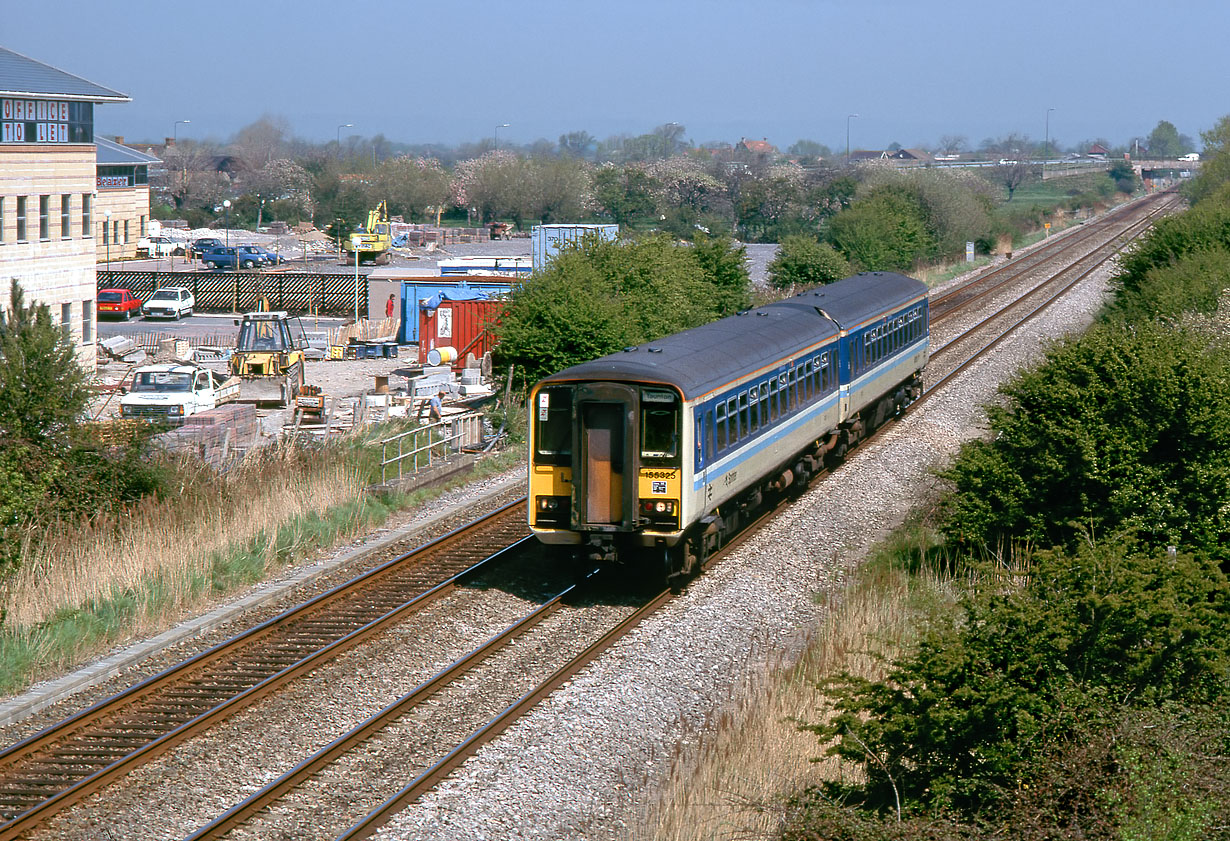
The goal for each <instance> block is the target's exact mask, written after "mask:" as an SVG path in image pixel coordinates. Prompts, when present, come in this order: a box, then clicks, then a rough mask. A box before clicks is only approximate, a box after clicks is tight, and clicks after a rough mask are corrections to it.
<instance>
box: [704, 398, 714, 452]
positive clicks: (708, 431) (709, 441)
mask: <svg viewBox="0 0 1230 841" xmlns="http://www.w3.org/2000/svg"><path fill="white" fill-rule="evenodd" d="M713 434H714V428H713V411H712V410H710V411H708V412H705V436H704V437H705V460H706V461H713Z"/></svg>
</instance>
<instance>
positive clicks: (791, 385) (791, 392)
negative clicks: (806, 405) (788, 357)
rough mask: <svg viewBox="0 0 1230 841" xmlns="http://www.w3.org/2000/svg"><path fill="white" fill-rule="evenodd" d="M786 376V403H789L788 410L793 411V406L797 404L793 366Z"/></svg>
mask: <svg viewBox="0 0 1230 841" xmlns="http://www.w3.org/2000/svg"><path fill="white" fill-rule="evenodd" d="M786 376H787V377H788V378H789V379H788V380H787V381H786V403H787V404H789V406H790V411H792V412H793V411H794V410H795V407H796V406H798V405H799V397H798V394H796V393H795V388H796V386H797V380H796V377H797V373H796V372H795V370H794V369H793V368H791V369H790V371H789V372H788V373H787V374H786Z"/></svg>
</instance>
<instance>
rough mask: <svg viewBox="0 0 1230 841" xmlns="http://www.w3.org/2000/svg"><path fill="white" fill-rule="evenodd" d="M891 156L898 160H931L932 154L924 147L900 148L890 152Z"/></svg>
mask: <svg viewBox="0 0 1230 841" xmlns="http://www.w3.org/2000/svg"><path fill="white" fill-rule="evenodd" d="M889 157H890V158H892V159H893V160H896V161H930V160H932V158H931V156H930V155H928V154H927V153H926V152H924V151H923V150H922V149H898V150H897V151H896V152H891V153H889Z"/></svg>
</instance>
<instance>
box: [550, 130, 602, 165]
mask: <svg viewBox="0 0 1230 841" xmlns="http://www.w3.org/2000/svg"><path fill="white" fill-rule="evenodd" d="M597 146H598V141H597V140H595V139H594V136H593V135H592V134H590V133H589V132H587V131H570V132H568V133H567V134H561V135H560V136H559V150H560V152H561V153H562V154H565V155H569V156H571V157H574V158H582V159H588V158H590V157H591V156H592V155H593V153H594V150H595V149H596V148H597Z"/></svg>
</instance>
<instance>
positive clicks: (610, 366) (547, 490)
mask: <svg viewBox="0 0 1230 841" xmlns="http://www.w3.org/2000/svg"><path fill="white" fill-rule="evenodd" d="M928 353H929V351H928V296H927V287H926V285H925V284H923V283H921V282H920V281H917V280H914V279H912V278H909V277H905V276H903V275H899V274H890V273H881V272H874V273H864V274H859V275H855V276H854V277H849V278H846V279H845V280H841V281H838V282H836V283H832V284H829V285H827V286H823V287H819V288H817V289H815V290H809V291H807V292H803V293H801V294H799V295H797V296H795V297H793V298H790V299H788V300H785V301H780V302H778V303H774V304H769V305H767V306H763V307H759V308H757V309H753V310H749V311H746V312H741V313H739V314H738V315H733V316H730V317H728V318H724V319H722V320H720V321H715V322H713V323H711V324H706V325H704V326H702V327H697V328H694V329H692V330H686V331H684V332H682V333H676V334H675V335H672V336H666V337H664V338H662V339H658V340H656V341H653V342H649V343H647V344H645V345H642V346H640V347H629V348H625V349H624V350H623V351H622V352H619V353H613V354H610V355H609V356H604V357H602V358H601V359H595V360H593V361H592V362H585V363H583V364H581V365H575V366H573V367H571V368H568V369H567V370H564V371H561V372H559V373H558V374H554V375H552V376H550V377H547V378H546V379H544V380H543V381H542V382H540V383H538V384H537V385H535V386H534V388H533V389H532V390H531V392H530V400H529V404H528V408H529V452H530V464H529V505H528V507H529V524H530V527H531V529H532V530H533V532H534V534H536V535H537V536H538V539H539V540H541V541H542V542H544V543H547V544H554V545H558V546H560V547H561V548H562V549H564V550H566V551H571V552H572V553H574V554H575V555H576V556H577V557H578V559H580V558H585V559H587V560H590V561H597V562H609V561H614V560H619V561H625V562H637V561H644V560H648V561H650V562H651V563H653V564H654V565H657V566H658V568H659V569H661V570H662V571H663V572H664V573H665V574H666V575H667V576H668V577H672V576H679V575H690V574H692V573H693V572H694V571H695V570H696V568H697V566H698V564H700V563H703V561H704V559H705V558H706V557H707V556H708V554H709V553H710V552H712V551H713V550H714V549H716V548H717V547H718V546H720V545H721V544H722V543H723V542H724V541H725V540H726V539H727V538H728V537H730V536H731V535H732V534H733V533H734V532H736V531H738V529H739V528H741V527H742V526H743V525H744V524H745V523H746V521H747V519H748V515H749V513H750V512H752V511H753V510H754V509H755V508H757V507H758V506H759V505H760V503H761V501H762V499H763V498H764V496H765V495H766V494H770V493H780V492H783V491H786V489H787V488H793V489H802V488H803V487H805V486H806V482H807V480H808V479H809V478H810V476H811V475H812V474H813V473H815V472H816V471H818V470H819V469H820V468H821V466H822V464H823V463H824V461H825V460H826V459H827V460H830V461H832V460H836V459H839V458H841V457H842V456H844V455H845V452H846V450H847V449H848V448H849V447H850V446H852V445H854V444H855V443H857V442H858V441H859V439H861V438H862V437H863V436H864V435H865V434H866V433H867V432H869V431H870V430H872V429H874V428H875V427H877V426H879V425H880V424H881V423H883V422H884V421H885V420H886V419H887V418H888V417H890V416H892V415H894V414H896V413H898V412H900V411H901V410H902V409H903V408H904V407H905V406H906V405H907V404H909V403H910V402H911V401H913V400H915V399H916V398H917V397H918V396H919V395H920V394H921V393H922V370H923V367H924V366H925V365H926V363H927V358H928Z"/></svg>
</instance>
